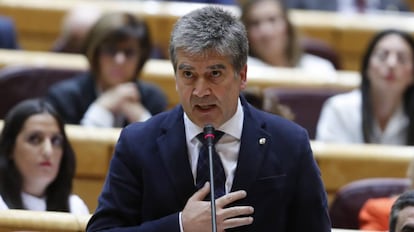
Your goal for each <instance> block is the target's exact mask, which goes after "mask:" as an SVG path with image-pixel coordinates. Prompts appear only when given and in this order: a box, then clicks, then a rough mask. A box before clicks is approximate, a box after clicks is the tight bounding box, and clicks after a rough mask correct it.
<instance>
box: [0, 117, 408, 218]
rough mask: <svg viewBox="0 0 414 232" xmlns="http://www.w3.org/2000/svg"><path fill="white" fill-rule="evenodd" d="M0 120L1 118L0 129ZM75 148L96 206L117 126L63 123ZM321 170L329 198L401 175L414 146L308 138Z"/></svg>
mask: <svg viewBox="0 0 414 232" xmlns="http://www.w3.org/2000/svg"><path fill="white" fill-rule="evenodd" d="M1 126H2V123H1V122H0V129H1ZM66 129H67V133H68V137H69V139H70V141H71V143H72V145H73V148H74V150H75V152H76V158H77V171H76V178H75V181H74V191H75V193H77V194H78V195H79V196H81V197H82V198H83V199H84V200H85V202H86V204H87V205H88V207H89V208H90V209H91V210H93V209H95V207H96V206H97V198H98V196H99V193H100V191H101V189H102V185H103V182H104V180H105V177H106V173H107V171H108V168H109V163H110V160H111V157H112V152H113V150H114V147H115V144H116V141H117V138H118V136H119V133H120V129H102V128H85V127H81V126H75V125H67V126H66ZM311 146H312V149H313V152H314V156H315V160H316V162H317V163H318V165H319V168H320V170H321V173H322V179H323V182H324V185H325V189H326V191H327V193H328V198H329V202H331V201H332V199H333V198H334V196H335V194H336V193H337V191H338V190H339V189H340V188H341V187H342V186H344V185H346V184H348V183H350V182H352V181H355V180H360V179H364V178H372V177H395V178H404V177H405V175H406V173H405V172H406V170H407V167H408V164H409V162H410V160H411V159H413V158H414V147H408V146H385V145H362V144H361V145H345V144H325V143H320V142H315V141H312V142H311Z"/></svg>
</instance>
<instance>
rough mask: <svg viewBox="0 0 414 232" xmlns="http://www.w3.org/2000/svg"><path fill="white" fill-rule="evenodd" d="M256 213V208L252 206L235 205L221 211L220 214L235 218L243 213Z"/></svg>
mask: <svg viewBox="0 0 414 232" xmlns="http://www.w3.org/2000/svg"><path fill="white" fill-rule="evenodd" d="M253 213H254V208H253V207H251V206H233V207H230V208H226V209H223V210H221V211H220V215H218V216H223V217H224V218H234V217H239V216H243V215H251V214H253Z"/></svg>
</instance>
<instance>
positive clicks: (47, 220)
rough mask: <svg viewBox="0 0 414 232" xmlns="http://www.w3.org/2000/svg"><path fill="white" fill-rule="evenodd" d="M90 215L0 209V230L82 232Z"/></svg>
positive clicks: (334, 230) (336, 230) (333, 231)
mask: <svg viewBox="0 0 414 232" xmlns="http://www.w3.org/2000/svg"><path fill="white" fill-rule="evenodd" d="M89 218H90V216H88V215H86V216H79V215H72V214H70V213H60V212H51V211H49V212H38V211H27V210H3V211H0V232H9V231H38V232H46V231H53V232H84V231H85V230H86V225H87V222H88V220H89ZM358 231H359V230H345V229H332V232H358Z"/></svg>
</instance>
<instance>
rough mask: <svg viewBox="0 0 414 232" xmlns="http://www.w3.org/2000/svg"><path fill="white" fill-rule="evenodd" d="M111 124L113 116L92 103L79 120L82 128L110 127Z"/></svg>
mask: <svg viewBox="0 0 414 232" xmlns="http://www.w3.org/2000/svg"><path fill="white" fill-rule="evenodd" d="M113 124H114V116H113V114H112V112H110V111H109V110H107V109H105V108H104V107H102V106H100V105H98V104H96V103H92V104H91V105H90V106H89V108H88V110H87V111H86V113H85V114H84V115H83V118H82V120H81V125H83V126H93V127H112V126H113Z"/></svg>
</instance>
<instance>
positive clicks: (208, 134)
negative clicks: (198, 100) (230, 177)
mask: <svg viewBox="0 0 414 232" xmlns="http://www.w3.org/2000/svg"><path fill="white" fill-rule="evenodd" d="M214 131H215V129H214V127H213V125H211V124H206V125H205V126H204V139H205V140H206V142H207V148H208V167H209V172H210V203H211V204H210V205H211V228H212V232H217V222H216V198H215V196H214V193H215V187H214V168H213V149H214V138H215V135H214Z"/></svg>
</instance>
